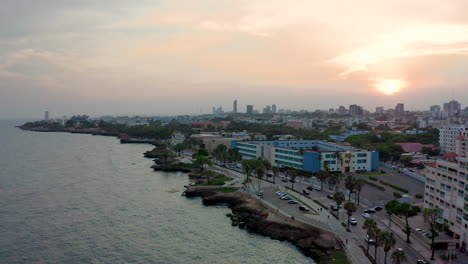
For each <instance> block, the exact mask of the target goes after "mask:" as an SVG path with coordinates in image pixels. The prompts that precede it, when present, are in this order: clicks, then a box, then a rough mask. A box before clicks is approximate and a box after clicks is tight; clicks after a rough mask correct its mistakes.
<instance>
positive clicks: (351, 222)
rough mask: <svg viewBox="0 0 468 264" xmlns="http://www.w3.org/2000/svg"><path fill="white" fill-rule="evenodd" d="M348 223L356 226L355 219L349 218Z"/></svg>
mask: <svg viewBox="0 0 468 264" xmlns="http://www.w3.org/2000/svg"><path fill="white" fill-rule="evenodd" d="M349 223H350V224H351V225H357V221H356V218H353V217H351V218H350V219H349Z"/></svg>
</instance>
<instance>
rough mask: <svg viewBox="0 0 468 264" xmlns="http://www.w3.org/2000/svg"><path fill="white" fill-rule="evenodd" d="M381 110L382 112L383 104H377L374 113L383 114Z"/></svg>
mask: <svg viewBox="0 0 468 264" xmlns="http://www.w3.org/2000/svg"><path fill="white" fill-rule="evenodd" d="M383 112H384V108H383V106H377V107H376V108H375V113H376V114H383Z"/></svg>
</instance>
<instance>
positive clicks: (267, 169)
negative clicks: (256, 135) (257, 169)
mask: <svg viewBox="0 0 468 264" xmlns="http://www.w3.org/2000/svg"><path fill="white" fill-rule="evenodd" d="M263 166H264V167H265V170H266V174H268V172H269V171H270V169H271V163H270V162H269V161H268V160H263Z"/></svg>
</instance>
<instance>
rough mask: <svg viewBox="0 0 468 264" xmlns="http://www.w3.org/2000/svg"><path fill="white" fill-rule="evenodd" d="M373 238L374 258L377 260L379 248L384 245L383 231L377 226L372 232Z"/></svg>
mask: <svg viewBox="0 0 468 264" xmlns="http://www.w3.org/2000/svg"><path fill="white" fill-rule="evenodd" d="M372 238H373V239H374V259H375V261H377V259H378V258H377V249H378V248H379V247H380V246H382V241H383V232H382V230H380V229H379V228H375V229H374V232H372Z"/></svg>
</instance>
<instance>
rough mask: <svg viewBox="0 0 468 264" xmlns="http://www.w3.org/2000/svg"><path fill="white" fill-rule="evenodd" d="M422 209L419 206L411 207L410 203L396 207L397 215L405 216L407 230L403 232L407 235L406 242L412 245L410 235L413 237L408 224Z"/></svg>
mask: <svg viewBox="0 0 468 264" xmlns="http://www.w3.org/2000/svg"><path fill="white" fill-rule="evenodd" d="M420 211H421V209H420V208H419V207H418V206H415V205H413V206H412V205H410V204H409V203H400V204H398V205H397V206H395V213H396V214H397V215H399V216H403V217H404V218H405V223H406V224H405V228H404V229H403V231H404V232H405V233H406V242H407V243H411V241H410V235H411V227H410V225H409V222H408V218H410V217H413V216H415V215H417V214H418V213H419V212H420Z"/></svg>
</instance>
